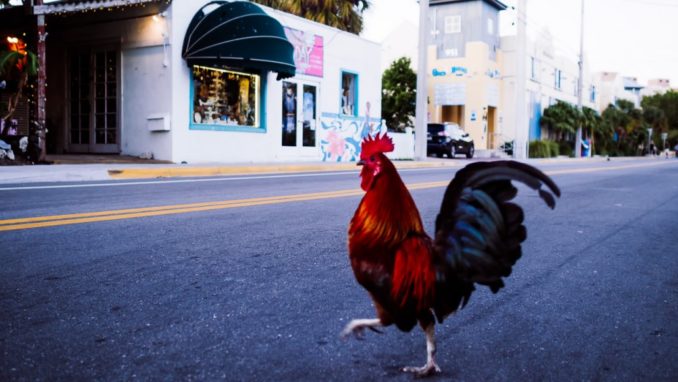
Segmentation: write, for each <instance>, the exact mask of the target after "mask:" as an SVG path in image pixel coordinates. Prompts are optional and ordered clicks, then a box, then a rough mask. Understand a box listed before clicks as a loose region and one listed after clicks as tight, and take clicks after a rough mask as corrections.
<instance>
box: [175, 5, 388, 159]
mask: <svg viewBox="0 0 678 382" xmlns="http://www.w3.org/2000/svg"><path fill="white" fill-rule="evenodd" d="M193 8H197V9H193ZM172 14H173V15H174V16H173V21H172V25H173V29H174V30H182V29H183V30H185V31H186V32H185V38H184V40H183V42H182V44H180V45H182V47H183V51H182V59H183V60H184V61H185V62H183V63H182V64H181V65H179V68H177V67H175V68H174V70H175V71H178V73H176V74H175V75H174V77H173V78H174V83H173V88H174V89H175V91H174V92H173V96H174V97H176V95H181V94H186V95H188V97H186V98H184V99H183V100H182V99H181V97H180V96H179V97H178V98H175V102H176V103H175V107H174V110H175V112H174V113H173V116H174V118H173V123H172V131H171V132H170V134H172V136H173V139H172V141H173V150H172V160H173V161H187V162H210V161H228V162H243V161H244V162H275V161H306V160H309V161H313V160H315V161H317V160H326V161H350V160H356V158H357V155H358V154H359V151H360V147H359V143H360V140H361V137H362V136H364V135H366V134H367V133H369V132H374V131H378V130H379V129H381V128H382V126H381V118H380V104H381V96H380V91H381V80H380V78H381V77H380V73H379V68H378V65H374V63H377V62H379V46H378V45H377V44H374V43H372V42H369V41H366V40H363V39H361V38H359V37H357V36H355V35H352V34H349V33H346V32H342V31H339V30H337V29H334V28H330V27H327V26H325V25H321V24H318V23H315V22H311V21H308V20H306V19H303V18H299V17H296V16H292V15H289V14H286V13H283V12H279V11H275V10H272V9H268V8H265V7H260V6H258V5H255V4H252V3H248V2H232V3H222V4H218V5H216V6H215V5H213V4H210V5H207V6H204V7H202V6H201V7H199V8H198V7H196V6H195V5H190V4H188V3H185V2H182V3H180V2H175V3H173V5H172ZM177 15H194V16H193V18H192V19H191V20H190V22H189V21H186V20H183V19H182V17H183V16H182V17H178V16H177ZM184 22H185V23H186V24H187V27H186V28H185V29H184V28H183V27H182V24H184ZM204 33H206V34H205V35H204V36H203V34H204ZM174 45H175V46H176V44H174ZM181 103H188V105H187V106H188V109H189V110H188V113H187V114H188V115H187V116H184V115H181V114H180V113H177V112H176V110H181V107H180V106H179V105H180V104H181ZM184 110H186V106H184ZM186 117H189V118H186ZM184 121H185V122H184ZM184 126H186V128H183V127H184Z"/></svg>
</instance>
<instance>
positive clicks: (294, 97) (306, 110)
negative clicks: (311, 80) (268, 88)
mask: <svg viewBox="0 0 678 382" xmlns="http://www.w3.org/2000/svg"><path fill="white" fill-rule="evenodd" d="M282 90H283V97H282V145H283V146H289V147H297V146H300V145H301V146H303V147H315V146H316V123H317V101H318V87H317V86H316V85H311V84H305V83H297V82H291V81H283V86H282Z"/></svg>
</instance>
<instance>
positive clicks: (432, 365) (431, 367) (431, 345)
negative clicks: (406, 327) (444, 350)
mask: <svg viewBox="0 0 678 382" xmlns="http://www.w3.org/2000/svg"><path fill="white" fill-rule="evenodd" d="M424 333H426V365H424V366H422V367H412V366H408V367H405V368H403V371H405V372H408V373H416V374H417V375H419V376H426V375H431V374H434V373H440V368H439V367H438V365H437V364H436V360H435V355H436V339H435V327H434V324H433V323H430V324H428V325H427V326H426V328H425V329H424Z"/></svg>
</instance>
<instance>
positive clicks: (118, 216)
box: [0, 161, 673, 231]
mask: <svg viewBox="0 0 678 382" xmlns="http://www.w3.org/2000/svg"><path fill="white" fill-rule="evenodd" d="M671 163H673V162H672V161H653V162H648V163H640V164H624V165H617V166H614V165H613V166H599V167H585V168H572V169H561V170H552V171H546V174H547V175H551V176H553V175H562V174H575V173H591V172H601V171H612V170H622V169H630V168H638V167H649V166H657V165H662V164H671ZM448 183H449V181H438V182H425V183H413V184H409V185H408V186H407V187H408V188H409V189H410V190H421V189H426V188H437V187H445V186H447V184H448ZM362 194H363V191H362V190H358V189H351V190H341V191H329V192H315V193H308V194H296V195H283V196H269V197H263V198H251V199H238V200H223V201H216V202H203V203H190V204H175V205H167V206H156V207H144V208H131V209H122V210H110V211H98V212H85V213H78V214H68V215H52V216H40V217H31V218H18V219H5V220H0V231H16V230H22V229H31V228H41V227H54V226H61V225H69V224H82V223H92V222H101V221H111V220H122V219H133V218H143V217H150V216H162V215H174V214H183V213H188V212H199V211H212V210H222V209H227V208H237V207H251V206H260V205H266V204H280V203H291V202H301V201H309V200H320V199H331V198H341V197H349V196H359V195H362Z"/></svg>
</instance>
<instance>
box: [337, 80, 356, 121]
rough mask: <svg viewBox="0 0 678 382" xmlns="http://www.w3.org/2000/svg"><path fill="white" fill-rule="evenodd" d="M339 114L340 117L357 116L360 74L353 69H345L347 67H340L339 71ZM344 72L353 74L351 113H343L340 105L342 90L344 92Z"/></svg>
mask: <svg viewBox="0 0 678 382" xmlns="http://www.w3.org/2000/svg"><path fill="white" fill-rule="evenodd" d="M339 73H340V75H339V115H340V116H342V117H357V116H358V114H359V113H358V109H359V105H360V102H359V101H360V98H359V95H360V91H359V89H360V74H359V73H358V72H355V71H351V70H347V69H340V71H339ZM344 74H348V75H351V76H353V78H354V80H353V83H354V85H353V113H352V114H345V113H344V111H343V110H342V105H341V98H342V97H343V92H344Z"/></svg>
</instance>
